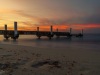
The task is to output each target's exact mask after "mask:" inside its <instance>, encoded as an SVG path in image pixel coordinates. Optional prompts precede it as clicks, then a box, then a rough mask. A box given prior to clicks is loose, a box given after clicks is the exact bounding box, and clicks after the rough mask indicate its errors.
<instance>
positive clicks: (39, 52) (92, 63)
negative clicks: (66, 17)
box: [0, 44, 100, 75]
mask: <svg viewBox="0 0 100 75" xmlns="http://www.w3.org/2000/svg"><path fill="white" fill-rule="evenodd" d="M99 57H100V52H98V51H91V49H88V50H87V49H81V48H77V47H76V48H67V49H65V48H61V49H60V48H37V47H29V46H19V45H7V44H0V75H100V58H99Z"/></svg>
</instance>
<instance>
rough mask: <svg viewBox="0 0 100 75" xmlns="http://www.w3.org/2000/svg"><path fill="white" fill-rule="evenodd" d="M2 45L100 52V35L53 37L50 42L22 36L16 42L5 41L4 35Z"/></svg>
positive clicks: (0, 36)
mask: <svg viewBox="0 0 100 75" xmlns="http://www.w3.org/2000/svg"><path fill="white" fill-rule="evenodd" d="M0 44H12V45H22V46H31V47H40V48H66V49H67V48H74V47H75V48H76V47H77V48H80V49H81V48H82V49H83V48H89V49H90V50H97V51H99V50H100V34H84V36H83V37H81V38H79V37H72V38H70V39H68V38H66V37H60V38H58V39H57V38H56V37H53V38H52V39H51V40H49V39H48V38H47V37H41V39H38V38H37V37H36V36H34V35H20V37H19V39H18V40H16V41H14V40H12V39H10V38H9V40H5V39H4V37H3V35H0Z"/></svg>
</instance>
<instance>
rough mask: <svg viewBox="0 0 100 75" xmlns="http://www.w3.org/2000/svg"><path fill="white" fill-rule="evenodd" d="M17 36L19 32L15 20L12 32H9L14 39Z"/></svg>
mask: <svg viewBox="0 0 100 75" xmlns="http://www.w3.org/2000/svg"><path fill="white" fill-rule="evenodd" d="M18 37H19V34H18V31H17V22H14V33H13V34H11V38H12V39H14V40H16V39H18Z"/></svg>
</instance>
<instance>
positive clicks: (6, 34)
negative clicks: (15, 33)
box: [4, 24, 9, 40]
mask: <svg viewBox="0 0 100 75" xmlns="http://www.w3.org/2000/svg"><path fill="white" fill-rule="evenodd" d="M4 29H5V31H4V38H6V39H7V40H8V38H9V34H8V32H7V25H6V24H5V26H4Z"/></svg>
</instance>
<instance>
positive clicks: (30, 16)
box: [0, 0, 100, 32]
mask: <svg viewBox="0 0 100 75" xmlns="http://www.w3.org/2000/svg"><path fill="white" fill-rule="evenodd" d="M0 1H1V2H0V29H1V30H3V29H4V25H5V24H7V25H8V29H10V30H13V23H14V21H17V22H18V28H19V30H31V31H33V30H36V28H37V27H40V30H42V31H48V30H49V29H50V26H51V25H53V28H54V31H56V29H57V28H58V29H59V30H60V31H67V30H69V28H73V29H75V30H81V29H84V30H89V29H94V32H96V31H95V30H96V29H100V11H98V10H99V8H98V6H100V5H99V3H100V1H99V0H95V2H96V3H94V1H86V0H83V1H80V0H75V1H73V0H0ZM80 4H81V5H80Z"/></svg>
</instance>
